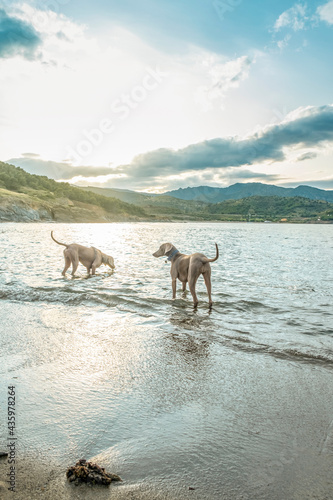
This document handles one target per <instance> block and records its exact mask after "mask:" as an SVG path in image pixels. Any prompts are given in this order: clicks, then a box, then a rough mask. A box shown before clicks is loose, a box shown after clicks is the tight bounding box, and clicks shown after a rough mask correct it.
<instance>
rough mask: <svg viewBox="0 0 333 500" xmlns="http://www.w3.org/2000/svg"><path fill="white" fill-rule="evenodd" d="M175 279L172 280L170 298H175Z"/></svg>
mask: <svg viewBox="0 0 333 500" xmlns="http://www.w3.org/2000/svg"><path fill="white" fill-rule="evenodd" d="M176 289H177V278H175V279H173V280H172V298H173V299H175V298H176Z"/></svg>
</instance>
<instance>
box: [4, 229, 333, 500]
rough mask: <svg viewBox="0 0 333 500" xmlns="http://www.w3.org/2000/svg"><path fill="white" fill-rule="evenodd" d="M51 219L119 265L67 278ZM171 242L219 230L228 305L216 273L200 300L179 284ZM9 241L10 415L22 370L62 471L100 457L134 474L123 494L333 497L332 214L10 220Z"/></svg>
mask: <svg viewBox="0 0 333 500" xmlns="http://www.w3.org/2000/svg"><path fill="white" fill-rule="evenodd" d="M51 230H53V231H54V235H55V237H56V238H57V239H58V240H59V241H64V242H66V243H70V242H77V243H81V244H83V245H87V246H95V247H97V248H100V249H101V250H102V251H104V252H105V253H108V254H110V255H112V256H113V257H114V260H115V265H116V269H115V271H114V272H113V273H112V272H110V271H108V268H105V267H103V266H102V267H100V268H99V269H98V270H97V274H96V276H93V277H87V276H86V270H85V268H83V267H82V266H81V265H80V266H79V269H78V271H77V276H76V277H75V278H72V277H71V275H70V274H69V273H68V275H67V276H66V277H65V278H64V277H63V276H62V275H61V271H62V269H63V264H64V262H63V255H62V250H63V247H60V246H58V245H56V244H55V243H54V242H53V241H52V240H51V238H50V231H51ZM164 242H171V243H173V244H174V245H175V246H176V247H177V248H178V249H179V250H180V251H181V252H183V253H193V252H202V253H204V254H205V255H207V256H208V257H214V256H215V245H214V243H215V242H217V243H218V245H219V249H220V258H219V259H218V261H217V262H214V263H213V264H212V265H211V266H212V291H213V293H212V295H213V302H214V304H213V309H212V310H211V311H210V310H209V309H208V299H207V294H206V289H205V286H204V282H203V279H202V278H200V279H199V281H198V283H197V294H198V298H199V307H198V309H197V310H193V307H192V298H191V295H190V293H189V292H186V293H185V294H183V293H182V291H181V284H180V283H179V286H178V290H177V298H176V300H172V299H171V297H172V292H171V279H170V274H169V272H170V264H169V263H165V259H164V258H161V259H155V258H154V257H153V256H152V253H153V252H154V251H156V250H157V249H158V247H159V246H160V244H161V243H164ZM0 247H1V269H0V299H1V302H0V306H1V323H2V328H1V330H2V331H1V337H0V338H1V352H0V376H1V380H2V381H3V382H2V384H1V385H2V387H1V389H0V402H1V414H0V417H1V422H6V412H5V411H4V410H5V409H6V388H7V385H15V387H16V391H17V415H18V416H17V426H18V427H17V428H18V441H19V450H20V457H21V459H22V460H25V459H26V458H29V457H37V459H38V460H40V461H41V463H43V464H46V463H49V462H52V464H53V467H54V468H55V469H54V470H56V471H59V473H60V472H61V474H62V476H61V477H62V478H63V472H62V471H63V470H65V468H66V467H67V466H69V465H71V464H72V463H73V462H75V461H76V460H77V459H79V458H82V457H85V458H87V459H88V458H89V459H90V458H92V457H94V458H95V459H96V460H97V461H99V462H101V463H103V464H104V465H105V466H106V467H107V468H108V469H110V470H111V471H113V472H116V473H118V474H119V475H120V476H121V477H122V478H123V479H124V483H123V484H121V485H117V486H111V487H110V489H109V490H108V493H107V494H108V495H110V498H111V497H112V498H132V497H130V496H128V495H130V494H131V492H132V493H133V492H137V493H138V494H143V495H146V496H142V498H175V499H176V498H177V499H182V498H188V497H189V496H191V497H193V498H196V499H206V498H207V499H212V500H213V499H214V500H215V499H221V498H226V499H228V500H232V499H256V500H258V499H261V498H262V499H266V498H267V499H275V498H276V499H277V500H280V499H281V500H282V499H288V500H289V499H302V500H303V499H305V498H316V499H319V500H320V499H324V498H332V497H333V485H332V479H331V478H332V475H331V470H332V465H333V384H332V374H333V371H332V368H333V342H332V340H333V307H332V304H333V287H332V283H333V269H332V262H333V225H289V224H285V225H284V224H280V225H278V224H251V223H249V224H219V223H211V224H209V223H163V224H158V223H119V224H14V223H13V224H12V223H8V224H2V225H0ZM0 428H1V427H0ZM0 439H2V442H1V441H0V448H1V444H3V443H4V444H5V439H6V433H5V434H4V435H2V436H0ZM18 481H19V478H18ZM48 487H49V488H51V489H52V481H51V482H50V484H49V486H48ZM57 487H59V485H58V486H57ZM61 487H63V486H61ZM189 487H191V488H195V489H194V490H189ZM64 488H65V489H64V491H65V494H66V495H67V496H68V498H72V497H71V495H72V494H73V493H72V490H71V489H70V488H69V487H64ZM105 495H106V493H105ZM115 495H117V496H115ZM149 495H150V496H149ZM162 495H163V496H162ZM306 495H310V496H306ZM311 495H312V496H311ZM325 495H326V496H325ZM50 498H52V497H50ZM66 498H67V497H66ZM73 498H74V497H73ZM75 498H76V497H75ZM103 498H104V497H103ZM105 498H106V497H105ZM107 498H109V497H107ZM133 498H137V497H133ZM138 498H139V497H138ZM140 498H141V497H140Z"/></svg>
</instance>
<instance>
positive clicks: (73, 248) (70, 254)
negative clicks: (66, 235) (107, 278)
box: [51, 231, 115, 276]
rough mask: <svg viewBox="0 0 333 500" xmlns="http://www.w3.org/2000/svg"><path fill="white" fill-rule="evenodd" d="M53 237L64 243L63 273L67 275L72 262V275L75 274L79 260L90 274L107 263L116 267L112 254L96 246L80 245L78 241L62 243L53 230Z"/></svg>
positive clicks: (112, 267)
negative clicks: (107, 253)
mask: <svg viewBox="0 0 333 500" xmlns="http://www.w3.org/2000/svg"><path fill="white" fill-rule="evenodd" d="M51 238H52V239H53V241H55V242H56V243H58V245H63V246H64V247H66V248H65V250H64V257H65V267H64V270H63V272H62V275H63V276H65V274H66V271H67V269H68V268H69V267H70V265H71V264H72V276H74V274H75V271H76V270H77V268H78V265H79V262H81V264H83V265H84V267H85V268H86V269H87V272H88V274H90V270H91V274H95V271H96V269H97V267H99V266H101V265H102V264H105V265H106V266H109V267H111V269H114V267H115V266H114V260H113V257H111V256H110V255H106V254H105V253H103V252H101V251H100V250H98V249H97V248H95V247H85V246H83V245H78V244H77V243H70V244H69V245H67V244H66V243H60V241H57V240H56V239H55V238H54V236H53V231H51Z"/></svg>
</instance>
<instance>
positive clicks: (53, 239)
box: [51, 231, 68, 248]
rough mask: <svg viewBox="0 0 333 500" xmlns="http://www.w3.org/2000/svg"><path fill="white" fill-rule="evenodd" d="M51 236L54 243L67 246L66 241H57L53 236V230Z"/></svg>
mask: <svg viewBox="0 0 333 500" xmlns="http://www.w3.org/2000/svg"><path fill="white" fill-rule="evenodd" d="M51 238H52V239H53V241H55V242H56V243H58V245H62V246H64V247H66V248H67V247H68V245H66V243H60V241H57V240H56V239H55V237H54V236H53V231H51Z"/></svg>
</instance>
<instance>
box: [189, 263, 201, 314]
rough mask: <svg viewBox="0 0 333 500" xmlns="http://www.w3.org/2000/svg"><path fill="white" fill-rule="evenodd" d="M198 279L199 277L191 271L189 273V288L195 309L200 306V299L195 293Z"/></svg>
mask: <svg viewBox="0 0 333 500" xmlns="http://www.w3.org/2000/svg"><path fill="white" fill-rule="evenodd" d="M198 277H199V275H198V274H195V273H193V272H191V270H190V271H189V275H188V287H189V289H190V292H191V294H192V297H193V305H194V307H197V305H198V297H197V295H196V293H195V284H196V282H197V280H198Z"/></svg>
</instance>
